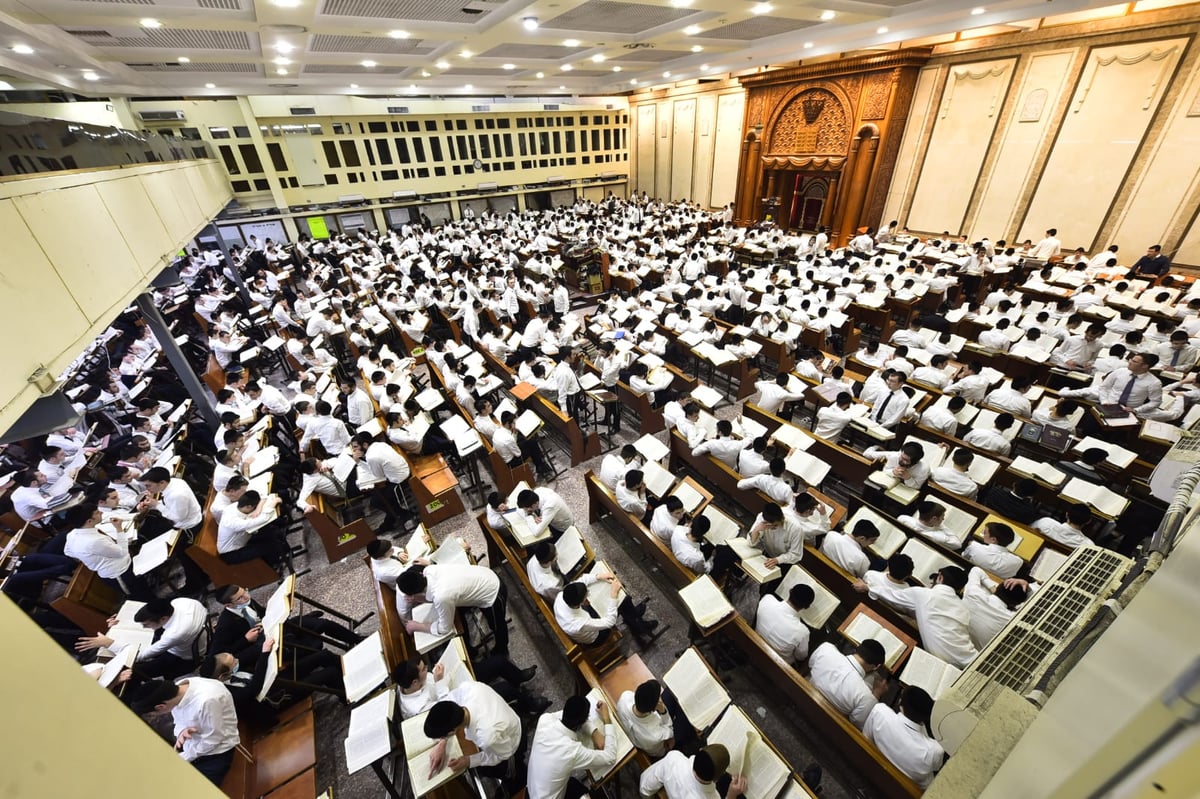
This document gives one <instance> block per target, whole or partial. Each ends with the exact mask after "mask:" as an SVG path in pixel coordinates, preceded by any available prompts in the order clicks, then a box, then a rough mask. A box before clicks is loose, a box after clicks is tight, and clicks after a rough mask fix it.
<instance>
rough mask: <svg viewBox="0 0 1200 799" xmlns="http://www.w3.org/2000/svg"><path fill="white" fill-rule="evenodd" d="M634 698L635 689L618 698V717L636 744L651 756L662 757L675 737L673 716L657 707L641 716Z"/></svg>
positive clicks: (630, 738)
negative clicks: (672, 723)
mask: <svg viewBox="0 0 1200 799" xmlns="http://www.w3.org/2000/svg"><path fill="white" fill-rule="evenodd" d="M634 699H635V697H634V693H633V691H626V692H625V693H623V694H621V696H620V697H618V698H617V719H618V720H619V721H620V722H621V727H623V728H624V730H625V732H627V733H628V734H629V740H630V741H632V742H633V745H634V746H636V747H637V748H638V749H641V750H642V751H643V752H645V753H646V754H648V755H650V756H651V757H660V756H661V755H662V754H663V752H664V751H666V744H667V741H669V740H670V739H671V738H673V737H675V729H674V727H672V725H671V717H670V716H669V715H668V714H666V713H659V712H658V710H657V709H655V710H651V711H650V712H649V713H647V714H646V715H644V716H639V715H638V714H637V711H636V710H634V707H633V703H634Z"/></svg>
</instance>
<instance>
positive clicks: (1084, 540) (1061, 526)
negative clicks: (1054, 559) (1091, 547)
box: [1030, 516, 1092, 549]
mask: <svg viewBox="0 0 1200 799" xmlns="http://www.w3.org/2000/svg"><path fill="white" fill-rule="evenodd" d="M1030 527H1032V528H1033V529H1035V530H1037V531H1038V532H1039V533H1041V534H1042V535H1044V536H1046V537H1047V538H1049V539H1052V540H1054V541H1057V542H1058V543H1060V544H1062V545H1063V546H1067V547H1071V548H1072V549H1075V548H1076V547H1081V546H1086V545H1088V544H1091V543H1092V539H1090V538H1088V537H1087V536H1086V535H1084V534H1083V533H1081V532H1080V531H1079V530H1076V529H1075V528H1074V527H1072V526H1071V525H1069V524H1067V523H1066V522H1060V521H1058V520H1057V519H1054V518H1051V517H1050V516H1043V517H1042V518H1040V519H1038V520H1037V521H1035V522H1034V523H1033V524H1031V525H1030Z"/></svg>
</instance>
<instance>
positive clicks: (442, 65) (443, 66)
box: [434, 59, 450, 69]
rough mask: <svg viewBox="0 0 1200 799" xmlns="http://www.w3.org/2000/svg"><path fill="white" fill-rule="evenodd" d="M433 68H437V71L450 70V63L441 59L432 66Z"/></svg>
mask: <svg viewBox="0 0 1200 799" xmlns="http://www.w3.org/2000/svg"><path fill="white" fill-rule="evenodd" d="M434 66H435V67H437V68H438V69H450V62H449V61H446V60H445V59H443V60H441V61H439V62H437V63H436V64H434Z"/></svg>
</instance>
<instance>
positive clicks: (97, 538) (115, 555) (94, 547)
mask: <svg viewBox="0 0 1200 799" xmlns="http://www.w3.org/2000/svg"><path fill="white" fill-rule="evenodd" d="M63 554H64V555H66V556H67V557H69V558H75V559H76V560H78V561H79V562H80V563H82V564H83V565H84V566H87V567H88V568H89V569H91V570H92V571H94V572H95V573H96V574H97V576H99V577H103V578H104V579H106V580H115V579H117V578H118V577H120V576H121V575H122V574H124V573H125V572H127V571H128V570H129V567H130V565H131V564H132V563H133V561H132V559H131V558H130V557H129V541H128V539H126V538H125V536H123V535H118V536H117V540H113V539H112V538H110V537H108V536H107V535H105V534H104V533H102V532H100V531H99V530H97V529H96V528H95V527H80V528H78V529H75V530H72V531H71V532H69V533H67V541H66V544H65V545H64V546H63Z"/></svg>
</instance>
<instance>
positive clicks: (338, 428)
mask: <svg viewBox="0 0 1200 799" xmlns="http://www.w3.org/2000/svg"><path fill="white" fill-rule="evenodd" d="M315 410H316V415H315V416H313V418H312V419H310V420H309V422H308V425H307V426H306V427H305V428H304V435H303V437H301V439H300V449H301V451H303V450H305V449H307V448H308V445H309V444H310V443H311V442H312V441H314V440H316V441H320V442H321V446H323V447H324V448H325V453H326V455H328V456H331V457H332V456H334V455H337V454H338V453H339V452H341V451H342V450H343V449H345V448H346V446H347V445H348V444H349V443H350V431H349V430H347V429H346V423H345V422H343V421H342V420H341V419H335V418H333V415H332V414H333V407H332V406H331V405H330V404H329V403H328V402H326V401H325V400H317V404H316V407H315Z"/></svg>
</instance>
